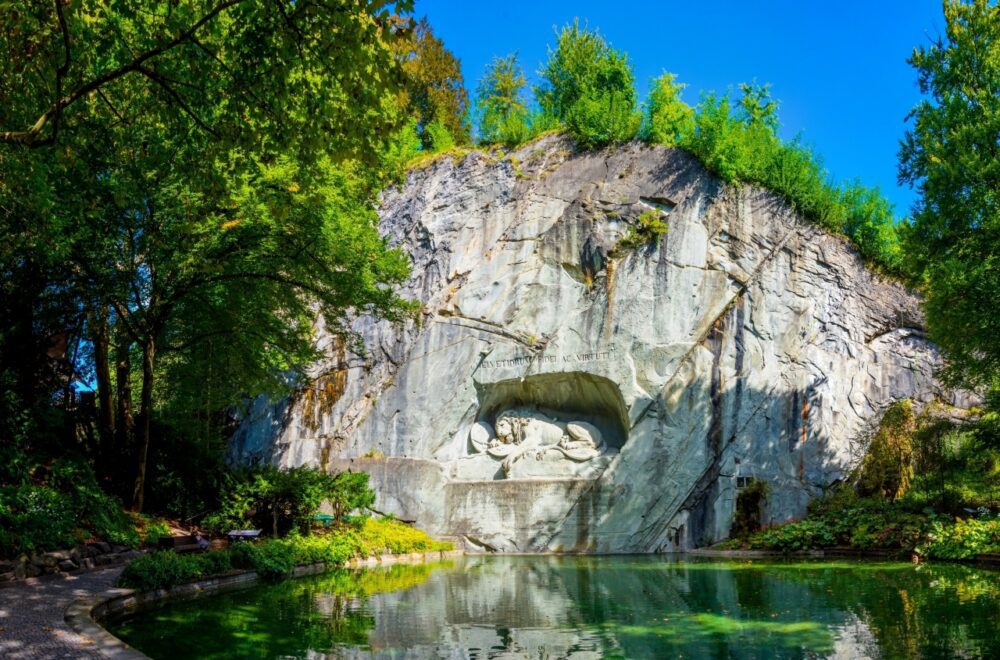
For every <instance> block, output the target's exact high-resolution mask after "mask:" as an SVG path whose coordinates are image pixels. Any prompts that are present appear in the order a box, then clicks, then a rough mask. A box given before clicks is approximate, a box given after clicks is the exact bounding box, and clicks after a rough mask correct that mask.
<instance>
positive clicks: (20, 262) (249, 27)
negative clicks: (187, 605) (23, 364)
mask: <svg viewBox="0 0 1000 660" xmlns="http://www.w3.org/2000/svg"><path fill="white" fill-rule="evenodd" d="M409 8H410V3H409V2H405V1H404V2H396V3H389V2H385V1H384V0H366V1H362V2H354V1H351V0H327V1H313V2H296V1H293V0H274V1H272V2H253V1H250V0H214V1H209V0H191V1H188V2H180V3H178V2H174V1H164V2H159V3H148V2H139V1H138V0H134V1H131V2H129V1H128V0H126V1H125V2H122V3H117V4H116V5H114V6H113V7H108V6H107V5H106V4H105V3H101V2H97V1H96V0H94V1H90V2H88V1H84V2H81V3H73V4H66V3H64V2H62V1H61V0H55V1H54V2H52V3H46V2H40V1H36V2H29V3H25V6H24V7H18V8H16V9H14V8H12V6H11V5H5V6H4V7H3V8H0V19H2V20H3V22H4V23H5V24H6V25H5V27H7V28H8V29H5V30H3V36H0V39H3V41H0V44H2V48H3V51H4V53H5V55H9V56H10V58H9V61H10V62H11V63H12V64H13V66H12V67H11V70H12V75H11V76H5V77H4V79H3V82H2V83H0V128H2V129H3V130H2V132H0V230H3V232H4V233H5V235H9V236H11V239H10V241H9V243H10V244H12V245H13V247H10V246H4V247H3V248H0V259H2V262H0V267H2V269H3V272H4V273H5V274H7V273H11V274H12V275H16V276H18V277H21V278H28V279H31V280H32V281H35V282H37V284H36V285H35V287H34V288H32V289H31V290H29V292H28V293H27V294H26V295H27V299H25V300H23V303H24V306H25V307H26V308H27V309H29V310H34V312H33V313H32V318H35V319H38V318H40V316H39V314H38V311H39V310H42V309H43V307H45V305H43V303H45V302H46V301H54V304H52V305H50V306H52V307H55V309H56V310H57V313H56V314H54V315H51V316H52V320H50V321H48V327H52V326H54V327H56V328H58V327H60V326H62V327H64V328H65V327H67V326H68V325H69V324H70V323H69V322H70V320H72V319H85V318H90V319H91V329H90V332H89V336H90V337H91V338H92V340H93V341H95V342H96V343H100V344H103V343H105V342H107V343H108V344H114V345H116V350H111V348H110V346H108V345H105V346H102V347H101V350H95V351H94V355H95V356H97V355H98V354H100V355H101V356H102V357H101V359H103V360H106V359H110V358H111V356H112V355H114V358H115V359H116V363H117V366H118V369H117V373H116V376H115V378H116V380H117V391H118V393H119V399H121V398H123V397H126V396H127V397H129V398H130V397H131V395H130V393H129V389H128V384H129V381H130V380H131V374H130V373H129V372H130V369H131V365H132V364H133V362H132V360H131V359H130V358H131V353H132V352H133V350H134V351H135V352H136V354H137V355H138V356H139V359H138V360H137V362H138V364H139V365H141V372H142V377H141V388H140V393H139V415H138V420H137V421H138V429H137V434H136V435H137V446H136V448H135V453H136V455H137V459H138V460H137V467H136V473H137V478H136V481H135V488H134V492H133V506H134V508H136V509H141V508H142V506H143V498H144V491H145V481H146V479H145V474H146V467H147V457H148V455H149V447H150V443H151V439H152V436H153V427H152V424H153V415H154V411H155V408H156V396H157V391H158V388H157V386H156V380H157V377H158V375H162V374H166V375H168V376H175V377H180V374H187V375H188V376H191V375H192V374H194V373H198V371H199V370H198V369H194V368H186V369H180V368H179V367H178V366H177V365H178V364H181V365H187V366H188V367H191V364H192V362H195V361H197V360H198V359H214V357H207V356H209V355H212V354H211V353H207V352H198V351H197V350H196V349H195V347H197V346H199V345H201V344H202V343H203V342H207V341H212V340H215V341H216V342H217V345H223V346H229V347H239V348H240V349H242V350H244V351H246V356H245V358H244V359H243V361H242V362H240V363H239V364H240V365H242V367H243V368H242V369H239V370H233V371H230V372H228V373H227V374H226V376H227V378H228V379H229V382H230V383H231V387H230V388H229V389H228V390H227V394H228V398H227V399H224V400H218V405H219V406H220V407H222V406H225V405H226V404H227V403H230V402H232V400H233V399H234V398H235V397H236V396H237V392H239V393H243V392H250V393H255V392H256V391H257V390H256V389H254V388H256V387H257V386H259V385H260V383H261V381H262V380H266V378H270V382H271V384H273V385H276V384H277V383H278V381H279V380H281V379H279V378H278V374H279V372H280V373H283V374H284V375H285V376H286V378H285V379H284V381H283V382H285V383H286V384H288V383H290V382H292V380H293V378H292V376H291V374H294V372H295V371H296V370H301V369H302V368H303V364H304V362H305V361H306V360H307V358H308V357H309V356H311V354H312V353H311V344H310V340H311V332H312V323H313V320H314V319H315V318H316V314H317V313H322V314H323V315H324V316H325V318H326V319H327V322H328V324H329V325H331V326H332V327H334V328H336V327H337V325H338V322H339V320H340V319H342V318H343V316H344V314H345V312H350V311H355V310H358V311H360V310H369V311H372V312H375V313H377V314H381V315H383V316H388V317H396V316H398V315H399V314H400V313H402V312H404V311H405V310H406V309H407V306H406V304H405V303H403V301H401V300H399V299H398V298H397V297H396V296H395V295H394V294H393V293H392V288H391V287H392V285H393V284H395V283H397V282H398V281H399V280H400V278H402V277H403V276H404V275H405V272H406V263H405V260H404V259H403V257H402V255H401V254H400V253H398V252H396V251H394V250H390V249H389V248H388V246H387V245H386V244H385V242H384V241H383V240H382V239H381V238H380V237H379V236H378V233H377V229H376V225H375V221H376V217H375V213H374V201H375V194H376V193H377V186H378V183H379V181H380V180H381V176H380V172H379V171H378V169H377V168H378V167H379V163H380V156H379V154H380V152H381V151H382V149H383V148H384V145H385V142H386V136H388V135H391V134H393V133H394V132H395V131H396V130H397V129H398V128H399V127H400V126H401V125H402V123H403V121H404V119H405V118H404V117H403V116H402V114H401V113H399V112H397V111H396V110H395V108H396V99H397V97H398V95H399V94H400V92H401V89H402V85H403V82H404V79H405V78H404V75H403V72H402V70H401V66H400V62H399V60H398V58H397V57H396V52H397V50H396V49H397V47H396V45H395V42H396V41H398V39H399V38H400V35H402V34H405V32H406V31H405V30H401V29H400V21H399V20H397V18H396V16H397V14H398V13H399V12H405V11H408V10H409ZM35 273H41V276H34V275H33V274H35ZM14 293H15V295H16V296H22V295H25V294H22V293H21V292H14ZM233 310H238V312H239V313H235V314H234V313H233ZM105 320H106V321H107V323H108V326H109V327H108V328H107V331H105V329H104V328H103V324H104V322H105ZM22 325H24V324H22ZM77 326H79V327H83V324H82V323H79V322H78V323H77ZM25 327H27V328H28V331H29V332H30V334H32V335H35V336H37V335H38V334H39V333H40V332H42V331H43V329H42V328H41V324H40V323H39V322H38V321H35V322H33V324H32V323H29V324H27V325H25ZM45 331H46V332H49V331H50V330H45ZM6 334H7V333H6V332H5V333H4V336H6ZM227 337H228V342H227V343H226V344H219V343H218V340H219V339H220V338H227ZM2 349H3V351H4V353H5V357H6V354H7V353H9V352H10V351H12V350H14V349H15V344H12V343H7V342H5V345H4V346H2ZM234 350H235V349H234ZM222 353H223V354H224V353H225V351H222ZM171 355H175V356H183V358H181V357H172V358H171V361H170V363H169V364H168V365H166V366H169V367H170V368H169V369H161V368H160V360H161V359H162V358H164V357H165V356H171ZM230 355H231V353H230ZM98 371H99V373H100V375H99V377H98V378H97V381H98V383H97V384H98V386H99V387H102V384H104V383H105V381H108V380H109V379H108V378H107V376H108V375H110V374H105V373H101V372H102V371H103V370H98ZM202 371H204V370H202ZM175 384H176V383H175ZM106 385H107V388H108V389H110V387H111V383H110V382H108V383H106ZM166 389H167V390H171V389H172V388H170V387H168V388H166ZM99 400H100V401H101V405H102V406H103V405H107V404H106V401H107V400H108V397H106V396H105V393H102V394H101V396H100V397H99ZM130 407H131V406H130V405H129V402H127V401H121V400H119V402H118V409H119V415H118V417H119V420H120V423H119V424H118V426H119V428H121V427H123V426H126V427H127V423H128V417H129V416H130V414H131V413H130V411H129V409H130ZM110 418H111V416H110V411H107V412H105V411H102V412H101V419H103V420H105V421H107V420H109V419H110Z"/></svg>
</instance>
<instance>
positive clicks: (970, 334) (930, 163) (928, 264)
mask: <svg viewBox="0 0 1000 660" xmlns="http://www.w3.org/2000/svg"><path fill="white" fill-rule="evenodd" d="M944 15H945V21H946V28H945V34H944V36H943V37H939V38H938V39H937V40H936V41H935V42H933V43H932V44H931V45H929V46H921V47H919V48H917V49H916V50H915V51H914V52H913V55H912V56H911V57H910V60H909V61H910V64H911V65H912V66H913V67H914V68H915V69H916V70H917V75H918V82H919V85H920V90H921V92H922V93H923V94H924V95H925V98H924V99H923V100H921V101H920V102H919V103H918V104H917V106H916V107H915V108H914V109H913V111H912V112H911V113H910V115H909V118H908V119H909V121H910V123H911V125H910V128H909V130H908V131H907V133H906V137H905V138H904V140H903V141H902V144H901V147H900V151H899V162H900V165H899V178H900V181H901V182H905V183H909V184H910V185H911V186H914V187H916V190H917V191H918V193H919V195H920V197H919V200H918V202H917V203H916V205H915V206H914V208H913V220H912V221H911V223H910V224H909V225H908V226H906V227H905V228H904V241H905V253H906V258H907V262H908V263H907V265H908V268H909V270H910V272H911V273H912V274H913V276H914V278H915V279H916V280H917V282H918V283H919V284H920V285H921V288H922V290H923V292H924V296H925V310H926V315H927V325H928V330H929V332H930V336H931V337H932V338H933V339H934V341H935V342H937V343H938V344H939V345H940V346H941V347H942V348H943V349H944V350H945V352H946V354H947V358H948V364H947V369H946V371H945V373H946V375H948V376H950V377H951V379H952V381H953V382H956V383H961V384H965V385H971V386H979V387H989V388H993V389H997V388H1000V343H998V342H997V338H998V337H1000V314H997V309H1000V193H998V191H1000V137H998V136H1000V7H998V6H997V3H996V2H990V1H988V0H972V1H968V2H960V1H957V0H947V1H946V2H945V3H944Z"/></svg>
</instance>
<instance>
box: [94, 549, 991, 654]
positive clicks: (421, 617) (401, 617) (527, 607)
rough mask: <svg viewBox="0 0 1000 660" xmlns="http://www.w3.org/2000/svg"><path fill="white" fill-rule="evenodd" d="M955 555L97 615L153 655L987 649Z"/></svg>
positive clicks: (619, 569)
mask: <svg viewBox="0 0 1000 660" xmlns="http://www.w3.org/2000/svg"><path fill="white" fill-rule="evenodd" d="M998 577H1000V575H998V574H997V573H996V572H993V571H989V570H983V569H977V568H972V567H969V566H961V565H946V564H941V565H914V564H908V563H885V562H852V561H843V562H839V561H838V562H829V561H827V562H791V561H789V562H781V561H762V560H753V561H751V560H747V561H718V560H710V559H692V558H681V557H678V558H664V557H662V556H660V557H657V556H617V557H552V556H514V557H511V556H507V557H503V556H499V557H498V556H467V557H463V558H460V559H458V560H455V561H453V562H441V563H437V564H424V565H416V566H391V567H387V568H377V569H367V570H346V569H345V570H337V571H333V572H330V573H327V574H324V575H322V576H316V577H310V578H302V579H298V580H288V581H285V582H279V583H275V584H265V585H262V586H257V587H254V588H251V589H247V590H244V591H238V592H230V593H226V594H221V595H217V596H211V597H208V598H203V599H199V600H193V601H187V602H179V603H172V604H169V605H166V606H163V607H160V608H157V609H152V610H147V611H145V612H140V613H138V614H135V615H132V616H130V617H129V618H126V619H123V620H120V621H118V622H117V623H114V624H111V625H109V627H110V629H111V631H112V632H113V633H114V634H115V635H117V636H119V637H121V638H122V639H124V640H125V641H126V642H128V643H129V644H131V645H132V646H134V647H135V648H137V649H139V650H141V651H143V652H144V653H146V654H147V655H149V656H151V657H153V658H176V657H197V658H233V657H243V658H299V657H302V658H304V657H310V658H315V657H317V656H322V655H324V654H329V655H330V656H331V657H338V658H339V657H352V658H354V657H360V658H364V657H379V658H382V657H386V658H389V657H391V658H400V657H406V658H442V657H448V658H600V657H607V658H662V657H691V658H703V657H717V658H724V657H734V658H812V657H825V656H838V657H851V658H855V657H873V658H877V657H884V658H900V657H903V658H906V657H927V658H930V657H956V656H961V657H1000V635H998V634H997V623H998V622H1000V580H998V579H997V578H998Z"/></svg>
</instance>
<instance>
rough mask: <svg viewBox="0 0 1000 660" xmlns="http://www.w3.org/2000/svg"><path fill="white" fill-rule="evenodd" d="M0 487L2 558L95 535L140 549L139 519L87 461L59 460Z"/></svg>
mask: <svg viewBox="0 0 1000 660" xmlns="http://www.w3.org/2000/svg"><path fill="white" fill-rule="evenodd" d="M23 478H24V479H25V481H22V482H21V483H16V484H13V485H5V486H0V557H12V556H15V555H18V554H20V553H22V552H44V551H47V550H59V549H64V548H68V547H70V546H72V545H74V544H76V543H77V542H79V541H80V540H84V539H87V538H90V537H96V538H99V539H101V540H104V541H108V542H110V543H115V544H120V545H127V546H129V547H137V546H138V545H139V533H138V531H137V530H136V526H135V522H134V521H133V520H132V518H131V517H130V516H129V515H128V514H126V513H125V511H124V510H123V509H122V505H121V502H119V501H118V500H117V499H116V498H115V497H113V496H111V495H108V494H107V493H105V492H104V491H103V490H101V488H100V486H98V484H97V479H96V478H95V477H94V473H93V470H92V469H91V468H90V466H89V465H87V463H86V462H84V461H82V460H76V459H70V458H60V459H57V460H55V461H52V462H51V463H50V464H48V465H45V466H37V467H35V468H33V469H31V470H30V471H29V473H28V475H26V476H24V477H23Z"/></svg>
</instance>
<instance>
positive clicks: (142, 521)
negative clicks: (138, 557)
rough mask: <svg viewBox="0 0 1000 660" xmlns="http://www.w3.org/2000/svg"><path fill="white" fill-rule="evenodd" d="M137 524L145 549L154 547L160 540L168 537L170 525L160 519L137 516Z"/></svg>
mask: <svg viewBox="0 0 1000 660" xmlns="http://www.w3.org/2000/svg"><path fill="white" fill-rule="evenodd" d="M138 523H139V533H140V535H141V536H142V542H143V545H146V546H147V547H155V546H156V545H157V543H159V542H160V539H164V538H167V537H169V536H170V525H169V524H168V523H167V521H166V520H163V519H162V518H151V517H150V516H145V515H139V516H138Z"/></svg>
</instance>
